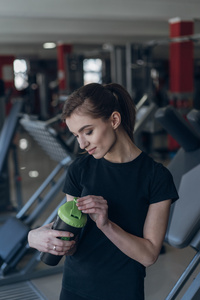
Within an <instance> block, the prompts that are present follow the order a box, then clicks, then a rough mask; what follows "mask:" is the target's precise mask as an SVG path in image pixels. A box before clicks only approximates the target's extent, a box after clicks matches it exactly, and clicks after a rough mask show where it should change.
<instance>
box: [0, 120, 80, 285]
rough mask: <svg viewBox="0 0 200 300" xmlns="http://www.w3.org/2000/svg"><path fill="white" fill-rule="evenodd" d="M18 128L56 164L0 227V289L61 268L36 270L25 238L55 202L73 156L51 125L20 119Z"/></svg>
mask: <svg viewBox="0 0 200 300" xmlns="http://www.w3.org/2000/svg"><path fill="white" fill-rule="evenodd" d="M54 121H55V120H53V122H54ZM20 124H21V125H22V126H23V127H24V128H25V130H27V131H28V133H29V134H30V135H31V136H33V138H34V139H35V140H37V142H38V143H39V144H40V145H41V147H42V148H43V150H45V151H46V153H48V155H49V156H50V157H52V158H53V159H54V160H56V161H58V164H57V166H56V167H55V168H54V170H53V171H52V172H51V173H50V174H49V176H48V177H47V178H46V179H45V181H44V182H43V183H42V185H41V186H40V187H39V188H38V189H37V190H36V192H35V193H34V194H33V195H32V196H31V198H30V199H29V200H28V201H27V202H26V204H25V205H24V206H23V207H22V209H21V210H20V211H19V212H18V213H17V215H16V216H15V217H10V218H9V219H8V220H7V221H6V222H5V223H4V224H3V225H2V226H1V227H0V240H1V247H0V263H1V267H0V286H1V285H6V284H10V283H15V282H19V281H24V280H29V279H31V278H36V277H40V276H45V275H47V274H48V275H51V274H55V273H57V272H61V271H62V265H59V266H57V267H55V268H44V269H40V270H37V269H36V266H37V265H38V263H39V262H40V253H39V252H38V251H37V250H33V249H30V247H29V245H28V243H27V235H28V232H29V230H30V229H31V228H32V226H33V224H34V222H35V221H36V220H37V219H38V218H39V217H40V216H41V214H42V213H43V212H44V210H45V209H46V208H47V206H48V205H49V204H50V203H51V202H52V201H53V200H54V199H55V197H56V195H58V193H60V192H61V190H62V187H63V185H64V180H65V176H66V172H67V170H68V167H69V165H70V164H71V163H72V161H73V159H74V158H75V154H74V153H73V152H71V148H70V147H69V145H67V144H66V143H65V142H64V141H62V142H61V138H58V134H57V133H56V131H55V130H54V129H53V128H52V127H51V126H50V124H52V121H51V122H48V121H47V122H42V121H38V120H35V119H33V118H31V117H28V116H24V117H23V118H21V119H20ZM65 201H66V198H65V197H64V198H63V199H62V200H60V201H59V204H58V205H57V207H56V208H55V209H54V211H53V212H52V213H51V215H50V216H49V217H48V218H47V219H46V220H45V222H44V223H43V225H45V224H48V223H50V222H52V221H53V220H54V218H55V217H56V215H57V210H58V207H59V206H60V205H62V204H63V203H64V202H65ZM29 250H30V251H31V258H30V259H29V260H28V263H26V265H25V266H24V267H21V268H20V263H21V262H22V260H23V258H24V257H25V255H26V254H28V253H30V251H29ZM21 265H23V264H21Z"/></svg>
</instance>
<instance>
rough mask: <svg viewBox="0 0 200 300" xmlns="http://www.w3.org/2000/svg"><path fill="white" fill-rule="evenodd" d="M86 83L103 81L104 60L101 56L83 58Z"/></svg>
mask: <svg viewBox="0 0 200 300" xmlns="http://www.w3.org/2000/svg"><path fill="white" fill-rule="evenodd" d="M83 72H84V75H83V76H84V77H83V80H84V84H88V83H92V82H96V83H102V60H101V59H100V58H95V59H94V58H88V59H84V60H83Z"/></svg>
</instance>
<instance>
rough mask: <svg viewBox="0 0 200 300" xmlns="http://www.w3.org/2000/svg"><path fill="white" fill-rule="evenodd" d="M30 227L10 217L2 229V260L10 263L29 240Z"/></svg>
mask: <svg viewBox="0 0 200 300" xmlns="http://www.w3.org/2000/svg"><path fill="white" fill-rule="evenodd" d="M28 232H29V227H28V226H26V225H25V224H24V223H23V222H22V221H20V220H18V219H17V218H15V217H10V218H9V219H8V220H7V222H5V223H4V224H3V225H2V226H1V227H0V241H1V247H0V259H1V260H3V261H5V262H6V263H9V261H10V260H11V258H13V256H15V254H16V253H17V252H18V251H19V250H20V249H21V247H22V246H23V244H24V243H25V242H26V240H27V235H28Z"/></svg>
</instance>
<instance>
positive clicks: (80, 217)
mask: <svg viewBox="0 0 200 300" xmlns="http://www.w3.org/2000/svg"><path fill="white" fill-rule="evenodd" d="M76 199H77V198H74V200H73V201H68V202H66V203H65V204H63V205H62V206H60V207H59V209H58V216H59V217H60V219H61V220H62V221H63V222H65V223H66V224H68V225H70V226H73V227H77V228H81V227H84V226H85V224H86V222H87V215H86V214H83V213H82V212H81V211H80V210H79V209H78V207H77V206H76Z"/></svg>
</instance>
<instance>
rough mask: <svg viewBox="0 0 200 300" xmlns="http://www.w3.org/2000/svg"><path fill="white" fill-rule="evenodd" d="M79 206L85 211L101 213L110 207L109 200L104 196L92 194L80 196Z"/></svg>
mask: <svg viewBox="0 0 200 300" xmlns="http://www.w3.org/2000/svg"><path fill="white" fill-rule="evenodd" d="M77 206H78V209H79V210H81V211H82V212H83V213H100V211H102V210H107V209H108V204H107V201H106V200H105V199H104V198H103V197H101V196H92V195H88V196H85V197H82V198H79V199H78V200H77Z"/></svg>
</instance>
